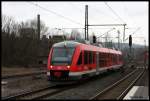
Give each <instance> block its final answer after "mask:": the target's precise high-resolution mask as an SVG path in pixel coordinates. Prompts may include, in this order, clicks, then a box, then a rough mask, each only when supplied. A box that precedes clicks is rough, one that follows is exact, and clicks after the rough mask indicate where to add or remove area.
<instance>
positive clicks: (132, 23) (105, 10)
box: [2, 2, 149, 45]
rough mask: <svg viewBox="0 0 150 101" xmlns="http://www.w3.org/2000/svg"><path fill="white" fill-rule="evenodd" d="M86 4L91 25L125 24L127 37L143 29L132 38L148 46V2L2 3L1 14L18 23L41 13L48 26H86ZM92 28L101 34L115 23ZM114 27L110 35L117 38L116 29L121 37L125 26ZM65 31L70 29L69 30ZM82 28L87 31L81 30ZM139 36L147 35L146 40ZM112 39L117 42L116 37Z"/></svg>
mask: <svg viewBox="0 0 150 101" xmlns="http://www.w3.org/2000/svg"><path fill="white" fill-rule="evenodd" d="M34 4H37V5H39V6H40V7H43V8H40V7H38V6H36V5H34ZM85 5H88V14H89V24H123V23H126V24H127V27H128V29H126V38H127V37H128V36H129V35H130V34H132V33H133V32H134V31H135V30H136V29H138V28H140V29H139V30H138V31H137V32H136V33H135V34H133V37H136V38H134V39H133V43H137V44H144V39H145V40H146V44H147V45H148V42H149V33H148V26H149V25H148V20H149V19H148V2H2V14H5V15H7V16H12V17H14V19H15V20H16V21H18V22H21V21H26V20H30V19H35V18H36V17H37V14H40V16H41V20H42V21H44V23H45V24H46V26H48V27H49V28H83V27H84V23H85V20H84V19H85ZM110 8H111V9H112V10H113V11H114V12H113V11H112V10H111V9H110ZM54 13H55V14H54ZM56 13H57V15H56ZM62 16H64V17H65V18H63V17H62ZM66 18H67V19H66ZM68 19H69V20H68ZM90 28H93V29H90V30H89V34H90V35H92V32H94V33H95V34H96V35H97V36H100V35H102V34H103V33H105V32H107V31H108V30H110V29H111V28H113V26H111V27H104V26H103V27H90ZM95 28H99V29H95ZM115 28H116V29H115V30H113V31H111V32H109V35H110V36H112V37H117V35H118V34H117V30H120V33H121V35H120V36H121V38H122V35H123V27H122V26H120V27H115ZM64 30H65V31H66V32H67V31H68V32H69V31H70V30H69V29H64ZM79 31H81V32H84V30H81V29H80V30H79ZM138 37H144V39H143V38H138ZM113 40H114V41H116V40H117V39H113ZM121 40H122V39H121ZM126 42H128V40H127V41H126Z"/></svg>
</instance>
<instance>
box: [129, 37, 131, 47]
mask: <svg viewBox="0 0 150 101" xmlns="http://www.w3.org/2000/svg"><path fill="white" fill-rule="evenodd" d="M129 46H130V47H131V46H132V36H131V35H129Z"/></svg>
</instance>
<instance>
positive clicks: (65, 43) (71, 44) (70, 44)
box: [53, 41, 122, 54]
mask: <svg viewBox="0 0 150 101" xmlns="http://www.w3.org/2000/svg"><path fill="white" fill-rule="evenodd" d="M77 45H79V46H80V47H82V49H84V50H93V49H94V51H100V52H103V53H112V54H122V53H121V52H120V51H117V50H114V49H109V48H103V47H97V46H94V45H88V44H83V43H79V42H76V41H63V42H58V43H55V44H54V45H53V47H64V46H66V47H76V46H77Z"/></svg>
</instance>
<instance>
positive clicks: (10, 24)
mask: <svg viewBox="0 0 150 101" xmlns="http://www.w3.org/2000/svg"><path fill="white" fill-rule="evenodd" d="M14 26H16V23H15V20H14V18H13V17H10V16H6V15H2V31H3V32H6V33H8V34H10V33H12V32H15V30H16V29H15V28H14Z"/></svg>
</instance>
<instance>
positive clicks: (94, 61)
mask: <svg viewBox="0 0 150 101" xmlns="http://www.w3.org/2000/svg"><path fill="white" fill-rule="evenodd" d="M94 63H95V52H93V64H94Z"/></svg>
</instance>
